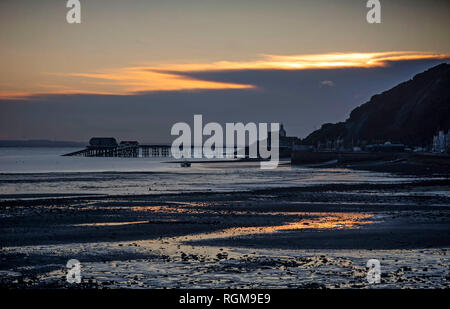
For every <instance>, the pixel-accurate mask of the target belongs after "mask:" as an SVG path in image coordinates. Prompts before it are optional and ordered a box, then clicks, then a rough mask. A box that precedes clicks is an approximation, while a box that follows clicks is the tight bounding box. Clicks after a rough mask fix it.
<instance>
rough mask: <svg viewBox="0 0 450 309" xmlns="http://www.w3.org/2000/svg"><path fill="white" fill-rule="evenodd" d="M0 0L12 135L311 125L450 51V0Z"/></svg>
mask: <svg viewBox="0 0 450 309" xmlns="http://www.w3.org/2000/svg"><path fill="white" fill-rule="evenodd" d="M80 2H81V24H68V23H67V22H66V13H67V11H68V10H69V9H68V8H66V1H64V0H39V1H32V0H28V1H25V0H14V1H8V0H2V1H0V42H1V48H0V68H1V70H0V139H54V140H73V141H86V140H88V139H89V138H90V137H91V136H115V137H117V138H118V139H138V140H140V141H145V142H152V141H153V142H167V141H169V140H170V139H171V137H170V128H171V126H172V125H173V124H174V123H175V122H177V121H184V122H192V120H193V115H194V114H203V115H204V121H205V122H210V121H215V122H221V123H224V122H235V121H242V122H249V121H255V122H282V123H284V125H285V127H286V129H287V131H288V135H296V136H299V137H305V136H306V135H308V134H309V133H310V132H312V131H313V130H315V129H317V128H319V127H320V125H321V124H323V123H324V122H336V121H342V120H345V119H346V118H347V117H348V115H349V112H350V111H351V110H352V109H353V108H354V107H356V106H358V105H360V104H362V103H365V102H367V101H368V100H369V99H370V97H371V96H372V95H374V94H376V93H379V92H382V91H385V90H387V89H389V88H390V87H393V86H395V85H396V84H398V83H400V82H403V81H405V80H408V79H410V78H412V77H413V76H414V75H415V74H417V73H420V72H422V71H424V70H426V69H428V68H430V67H432V66H434V65H437V64H439V63H442V62H448V60H449V58H450V56H449V55H450V40H449V37H450V33H449V32H450V30H449V29H450V19H449V18H448V16H449V13H450V2H449V1H446V0H430V1H414V0H409V1H406V0H389V1H386V0H384V1H383V0H381V1H380V2H381V24H369V23H367V21H366V14H367V12H368V10H369V9H368V8H367V7H366V1H364V0H340V1H336V0H315V1H300V0H278V1H266V0H239V1H237V0H226V1H225V0H148V1H144V0H129V1H119V0H89V1H87V0H85V1H83V0H81V1H80Z"/></svg>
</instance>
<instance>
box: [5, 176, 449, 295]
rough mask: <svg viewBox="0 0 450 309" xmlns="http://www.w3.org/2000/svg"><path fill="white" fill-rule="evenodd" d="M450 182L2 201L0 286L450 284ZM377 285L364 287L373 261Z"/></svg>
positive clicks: (307, 286) (385, 285)
mask: <svg viewBox="0 0 450 309" xmlns="http://www.w3.org/2000/svg"><path fill="white" fill-rule="evenodd" d="M449 206H450V180H448V179H440V180H417V179H414V178H411V181H410V182H407V183H396V184H347V185H345V184H329V185H323V186H321V185H315V186H309V187H299V188H285V189H270V190H258V191H253V192H235V193H220V194H218V193H202V194H197V193H190V194H180V195H152V196H150V195H149V196H143V195H140V196H86V197H67V198H47V199H45V198H44V199H42V198H41V199H28V200H24V201H21V200H20V199H16V200H12V201H3V202H1V207H0V221H1V225H0V245H1V256H0V258H1V260H0V274H1V286H2V287H7V288H48V287H52V288H68V287H74V286H73V285H70V284H69V283H67V282H66V279H65V274H66V273H67V269H66V268H65V264H66V262H67V261H68V260H69V259H73V258H74V259H78V260H79V261H80V262H81V265H82V277H83V281H82V283H81V284H80V285H78V286H77V287H83V288H114V287H125V288H130V287H131V288H140V287H142V288H177V287H185V288H197V287H210V288H228V287H235V288H236V287H253V288H283V287H284V288H285V287H288V288H351V287H354V288H363V287H364V288H365V287H371V288H419V287H423V288H448V287H450V272H449V265H450V264H449V262H450V261H449V254H450V250H449V248H450V208H449ZM372 258H376V259H379V260H380V263H381V271H382V277H381V283H380V284H376V285H370V284H369V283H368V282H367V280H366V274H367V269H366V263H367V260H369V259H372Z"/></svg>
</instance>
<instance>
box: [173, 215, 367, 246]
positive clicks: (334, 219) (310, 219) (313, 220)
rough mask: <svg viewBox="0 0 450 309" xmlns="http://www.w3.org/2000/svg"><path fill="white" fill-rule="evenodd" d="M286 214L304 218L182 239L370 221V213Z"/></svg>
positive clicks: (339, 226)
mask: <svg viewBox="0 0 450 309" xmlns="http://www.w3.org/2000/svg"><path fill="white" fill-rule="evenodd" d="M283 214H286V215H301V216H305V217H306V218H304V219H302V220H300V221H294V222H287V223H285V224H283V225H276V226H258V227H235V228H229V229H224V230H221V231H218V232H212V233H202V234H196V235H190V236H183V237H182V239H183V241H192V240H206V239H215V238H228V237H239V236H247V235H254V234H269V233H276V232H280V231H288V230H300V229H356V228H359V227H360V226H361V225H362V224H366V223H372V221H369V220H367V219H368V218H370V217H372V216H373V215H371V214H363V213H311V212H295V213H293V212H286V213H283Z"/></svg>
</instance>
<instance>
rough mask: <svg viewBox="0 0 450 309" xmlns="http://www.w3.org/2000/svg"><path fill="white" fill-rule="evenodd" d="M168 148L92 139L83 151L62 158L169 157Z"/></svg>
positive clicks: (161, 145) (111, 138)
mask: <svg viewBox="0 0 450 309" xmlns="http://www.w3.org/2000/svg"><path fill="white" fill-rule="evenodd" d="M170 148H171V145H170V144H139V143H138V142H137V141H122V142H120V144H118V143H117V142H116V139H115V138H113V137H93V138H91V140H90V141H89V145H88V146H86V148H85V149H81V150H78V151H74V152H71V153H67V154H64V155H63V156H66V157H71V156H80V157H119V158H148V157H169V156H170V155H171V151H170Z"/></svg>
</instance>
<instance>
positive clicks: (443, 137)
mask: <svg viewBox="0 0 450 309" xmlns="http://www.w3.org/2000/svg"><path fill="white" fill-rule="evenodd" d="M433 152H450V131H448V132H447V134H445V133H444V131H439V133H438V134H437V135H435V136H433Z"/></svg>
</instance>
